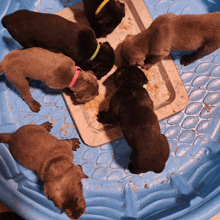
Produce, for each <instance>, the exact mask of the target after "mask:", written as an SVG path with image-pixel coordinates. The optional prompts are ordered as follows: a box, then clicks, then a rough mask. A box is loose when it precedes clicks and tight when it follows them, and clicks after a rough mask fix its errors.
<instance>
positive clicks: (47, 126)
mask: <svg viewBox="0 0 220 220" xmlns="http://www.w3.org/2000/svg"><path fill="white" fill-rule="evenodd" d="M40 126H42V127H44V128H46V130H47V131H48V132H50V131H51V129H52V128H53V126H52V123H50V122H49V121H47V122H44V123H43V124H41V125H40Z"/></svg>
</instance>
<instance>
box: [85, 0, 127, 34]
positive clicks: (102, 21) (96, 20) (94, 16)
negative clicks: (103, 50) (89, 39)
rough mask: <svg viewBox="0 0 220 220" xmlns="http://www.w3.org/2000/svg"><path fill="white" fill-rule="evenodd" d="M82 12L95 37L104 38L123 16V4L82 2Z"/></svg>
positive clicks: (106, 0)
mask: <svg viewBox="0 0 220 220" xmlns="http://www.w3.org/2000/svg"><path fill="white" fill-rule="evenodd" d="M83 3H84V11H85V13H86V18H87V20H88V21H89V23H90V26H91V27H92V29H93V30H94V31H95V34H96V37H98V38H99V37H106V35H108V34H110V33H111V32H112V31H113V30H114V29H115V28H116V27H117V26H118V24H119V23H120V22H121V20H122V18H123V17H124V16H125V4H124V3H121V2H120V1H116V0H83Z"/></svg>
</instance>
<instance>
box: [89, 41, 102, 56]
mask: <svg viewBox="0 0 220 220" xmlns="http://www.w3.org/2000/svg"><path fill="white" fill-rule="evenodd" d="M99 49H100V44H99V43H98V45H97V48H96V50H95V52H94V54H93V55H92V56H91V57H90V60H93V59H94V58H95V57H96V56H97V54H98V52H99Z"/></svg>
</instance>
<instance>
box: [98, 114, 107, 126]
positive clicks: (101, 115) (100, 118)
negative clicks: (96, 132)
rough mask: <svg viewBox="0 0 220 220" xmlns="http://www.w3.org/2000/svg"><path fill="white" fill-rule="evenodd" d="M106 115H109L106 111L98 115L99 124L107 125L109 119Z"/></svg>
mask: <svg viewBox="0 0 220 220" xmlns="http://www.w3.org/2000/svg"><path fill="white" fill-rule="evenodd" d="M106 114H107V113H106V112H105V111H100V112H99V114H98V115H97V119H98V122H100V123H103V124H104V123H106V118H107V116H106Z"/></svg>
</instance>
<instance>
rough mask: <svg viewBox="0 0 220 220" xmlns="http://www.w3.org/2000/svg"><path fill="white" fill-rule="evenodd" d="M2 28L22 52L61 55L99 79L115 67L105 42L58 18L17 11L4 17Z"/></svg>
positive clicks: (89, 32) (112, 56) (78, 25)
mask: <svg viewBox="0 0 220 220" xmlns="http://www.w3.org/2000/svg"><path fill="white" fill-rule="evenodd" d="M2 25H3V26H4V27H5V28H7V30H8V31H9V33H10V34H11V36H12V37H13V38H14V39H15V40H16V41H18V42H19V43H20V44H21V45H22V46H23V47H24V48H30V47H42V48H44V49H48V50H51V51H53V52H58V53H63V54H64V55H66V56H69V57H70V58H72V59H73V60H74V61H75V62H76V65H78V66H80V67H81V68H82V69H83V70H92V71H93V72H94V74H95V75H96V77H97V78H98V79H100V78H101V77H102V76H104V75H105V74H107V73H108V72H109V71H110V70H111V68H112V66H113V65H114V62H115V54H114V50H113V49H112V47H111V46H110V44H109V43H108V42H105V43H98V42H97V39H96V36H95V33H94V31H93V30H92V29H91V28H89V27H87V26H85V25H82V24H78V23H75V22H71V21H68V20H66V19H64V18H62V17H61V16H58V15H55V14H44V13H38V12H32V11H28V10H19V11H16V12H14V13H12V14H9V15H6V16H5V17H3V19H2Z"/></svg>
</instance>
